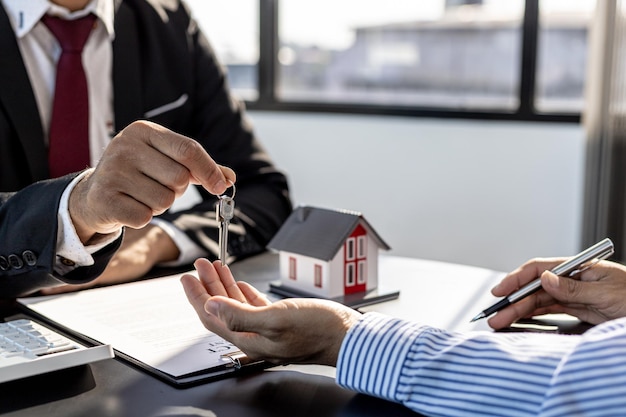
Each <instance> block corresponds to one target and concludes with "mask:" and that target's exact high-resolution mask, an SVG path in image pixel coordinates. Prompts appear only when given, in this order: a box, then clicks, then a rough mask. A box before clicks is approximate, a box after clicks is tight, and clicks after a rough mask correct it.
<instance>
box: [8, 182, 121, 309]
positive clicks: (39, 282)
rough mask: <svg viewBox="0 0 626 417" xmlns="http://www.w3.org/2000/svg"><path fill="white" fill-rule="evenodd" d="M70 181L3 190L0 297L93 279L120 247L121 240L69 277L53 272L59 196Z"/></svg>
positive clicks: (12, 296)
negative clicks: (12, 190) (17, 190)
mask: <svg viewBox="0 0 626 417" xmlns="http://www.w3.org/2000/svg"><path fill="white" fill-rule="evenodd" d="M72 179H73V176H69V177H64V178H60V179H57V180H49V181H42V182H38V183H35V184H32V185H30V186H28V187H26V188H24V189H22V190H21V191H19V192H16V193H0V298H4V299H6V298H14V297H19V296H24V295H27V294H29V293H32V292H34V291H37V290H39V289H41V288H45V287H51V286H57V285H61V284H63V283H70V284H79V283H84V282H88V281H90V280H92V279H95V278H96V277H97V276H98V275H100V273H101V272H102V271H103V270H104V268H105V267H106V265H107V264H108V262H109V260H110V259H111V257H112V256H113V253H115V251H116V250H117V248H118V247H119V244H120V243H121V239H118V240H117V241H115V242H114V243H112V244H110V245H108V246H107V247H105V248H103V249H102V250H100V251H99V252H97V253H95V254H94V255H93V257H94V260H95V264H94V265H92V266H89V267H81V268H77V269H75V270H74V271H72V272H71V273H69V274H67V275H65V276H59V275H57V274H55V273H54V270H53V265H54V262H55V257H56V239H57V228H58V220H57V213H58V206H59V200H60V198H61V195H62V194H63V191H64V190H65V187H67V185H68V184H69V183H70V182H71V180H72Z"/></svg>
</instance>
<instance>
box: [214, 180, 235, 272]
mask: <svg viewBox="0 0 626 417" xmlns="http://www.w3.org/2000/svg"><path fill="white" fill-rule="evenodd" d="M231 185H232V187H233V194H232V195H231V196H230V197H229V196H227V195H221V196H219V201H218V203H217V205H216V206H215V215H216V220H217V221H218V222H220V237H219V242H218V244H219V248H220V261H222V265H226V255H227V254H226V251H227V249H228V225H229V224H230V221H231V220H232V218H233V217H234V216H235V200H234V198H235V184H233V183H232V182H231Z"/></svg>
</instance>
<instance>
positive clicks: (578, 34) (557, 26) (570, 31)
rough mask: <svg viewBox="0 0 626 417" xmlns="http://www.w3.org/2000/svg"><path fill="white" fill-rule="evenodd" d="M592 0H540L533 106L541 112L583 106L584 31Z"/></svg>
mask: <svg viewBox="0 0 626 417" xmlns="http://www.w3.org/2000/svg"><path fill="white" fill-rule="evenodd" d="M595 4H596V2H595V0H541V1H540V3H539V7H540V10H539V13H540V15H539V16H540V19H539V27H540V29H539V39H538V42H539V44H538V56H537V83H536V88H537V90H536V91H537V93H536V100H535V106H536V107H537V109H538V110H540V111H544V112H545V111H551V112H559V111H560V112H580V111H582V109H583V92H584V87H585V75H586V65H587V64H586V61H587V32H588V28H589V25H590V22H591V18H592V16H593V10H594V8H595Z"/></svg>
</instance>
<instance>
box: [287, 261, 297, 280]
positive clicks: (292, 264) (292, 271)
mask: <svg viewBox="0 0 626 417" xmlns="http://www.w3.org/2000/svg"><path fill="white" fill-rule="evenodd" d="M297 272H298V271H297V270H296V258H293V257H289V279H292V280H294V281H295V280H296V279H297V278H298V275H297Z"/></svg>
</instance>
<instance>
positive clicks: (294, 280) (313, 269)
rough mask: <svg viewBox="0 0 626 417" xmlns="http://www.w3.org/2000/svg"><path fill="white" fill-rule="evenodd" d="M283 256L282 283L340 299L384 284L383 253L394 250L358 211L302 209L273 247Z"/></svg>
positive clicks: (293, 214) (297, 212)
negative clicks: (380, 262) (380, 270)
mask: <svg viewBox="0 0 626 417" xmlns="http://www.w3.org/2000/svg"><path fill="white" fill-rule="evenodd" d="M268 248H269V249H272V250H274V251H277V252H278V253H279V262H280V279H281V281H280V283H281V285H282V286H285V287H288V288H290V289H295V290H296V292H302V293H304V294H306V295H313V296H317V297H324V298H337V297H342V296H346V295H349V294H355V293H361V292H367V291H370V290H373V289H375V288H376V287H377V285H378V252H379V250H380V249H385V250H388V249H389V246H388V245H387V244H386V243H385V242H384V241H383V240H382V239H381V237H380V236H379V235H378V234H377V233H376V231H375V230H374V228H373V227H372V226H371V225H370V224H369V223H368V222H367V220H365V218H364V217H363V215H362V214H361V213H358V212H352V211H345V210H330V209H324V208H318V207H309V206H302V207H298V208H296V209H295V210H294V212H293V213H292V214H291V216H290V217H289V218H288V219H287V220H286V221H285V223H284V224H283V226H282V227H281V229H280V230H279V231H278V233H277V234H276V235H275V236H274V238H273V239H272V240H271V241H270V243H269V244H268Z"/></svg>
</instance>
